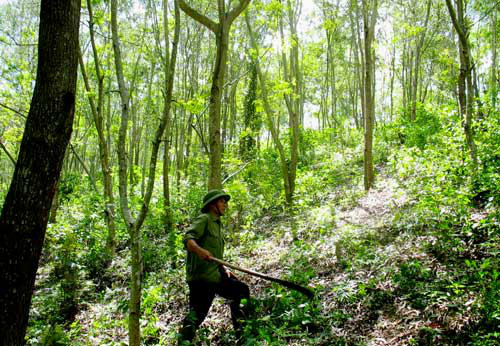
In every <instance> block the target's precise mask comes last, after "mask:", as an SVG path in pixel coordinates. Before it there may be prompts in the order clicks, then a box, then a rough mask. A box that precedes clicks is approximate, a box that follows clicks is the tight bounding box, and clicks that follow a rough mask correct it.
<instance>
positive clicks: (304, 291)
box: [210, 257, 314, 298]
mask: <svg viewBox="0 0 500 346" xmlns="http://www.w3.org/2000/svg"><path fill="white" fill-rule="evenodd" d="M210 260H211V261H212V262H215V263H218V264H221V265H223V266H225V267H229V268H232V269H234V270H238V271H240V272H243V273H247V274H250V275H252V276H256V277H259V278H261V279H265V280H269V281H272V282H276V283H278V284H280V285H282V286H285V287H288V288H290V289H292V290H295V291H298V292H300V293H302V294H305V295H306V296H307V297H308V298H313V297H314V292H313V290H311V289H310V288H307V287H303V286H300V285H297V284H295V283H293V282H290V281H286V280H282V279H277V278H274V277H272V276H269V275H266V274H262V273H259V272H256V271H253V270H250V269H245V268H241V267H238V266H237V265H234V264H231V263H228V262H226V261H223V260H220V259H218V258H215V257H211V258H210Z"/></svg>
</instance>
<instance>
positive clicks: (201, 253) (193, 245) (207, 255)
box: [186, 239, 212, 261]
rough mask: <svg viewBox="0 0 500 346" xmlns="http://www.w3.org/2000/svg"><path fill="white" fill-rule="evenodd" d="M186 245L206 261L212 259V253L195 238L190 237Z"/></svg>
mask: <svg viewBox="0 0 500 346" xmlns="http://www.w3.org/2000/svg"><path fill="white" fill-rule="evenodd" d="M186 247H187V249H188V251H191V252H193V253H195V254H196V255H198V257H199V258H201V259H202V260H205V261H210V260H211V259H212V253H211V252H210V251H208V250H206V249H204V248H202V247H201V246H199V245H198V243H197V242H196V241H195V240H194V239H189V240H188V241H187V242H186Z"/></svg>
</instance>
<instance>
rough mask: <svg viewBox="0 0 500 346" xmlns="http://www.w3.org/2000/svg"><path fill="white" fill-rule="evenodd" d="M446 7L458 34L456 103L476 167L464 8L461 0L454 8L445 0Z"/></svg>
mask: <svg viewBox="0 0 500 346" xmlns="http://www.w3.org/2000/svg"><path fill="white" fill-rule="evenodd" d="M446 6H447V7H448V11H449V13H450V17H451V21H452V23H453V27H454V28H455V31H456V32H457V34H458V49H459V55H460V73H459V75H458V101H459V106H460V114H461V115H462V119H464V116H465V119H464V120H463V126H464V133H465V139H466V143H467V148H468V149H469V153H470V156H471V159H472V162H473V163H474V165H476V166H477V149H476V143H475V142H474V133H473V131H472V119H473V114H472V113H473V111H474V108H473V103H474V96H473V95H474V91H473V85H472V63H471V59H472V58H471V49H470V42H469V28H468V24H467V18H466V16H465V9H466V8H465V6H466V3H464V1H463V0H455V6H456V10H455V7H454V6H453V4H452V3H451V0H446Z"/></svg>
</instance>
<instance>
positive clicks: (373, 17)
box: [363, 0, 378, 191]
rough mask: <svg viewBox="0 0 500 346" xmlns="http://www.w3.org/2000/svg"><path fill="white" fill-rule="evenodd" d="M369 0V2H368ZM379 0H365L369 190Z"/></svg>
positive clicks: (369, 184) (366, 177)
mask: <svg viewBox="0 0 500 346" xmlns="http://www.w3.org/2000/svg"><path fill="white" fill-rule="evenodd" d="M367 2H369V3H367ZM377 7H378V4H377V0H363V28H364V56H365V68H364V73H365V74H364V95H365V108H364V119H365V149H364V185H365V190H367V191H368V190H369V189H370V188H371V187H372V185H373V183H374V180H375V176H374V172H373V157H372V155H373V154H372V153H373V123H374V119H375V100H374V98H375V90H374V88H373V82H374V78H373V77H374V73H373V72H374V66H373V59H374V53H373V48H372V44H373V39H374V37H375V23H376V21H377Z"/></svg>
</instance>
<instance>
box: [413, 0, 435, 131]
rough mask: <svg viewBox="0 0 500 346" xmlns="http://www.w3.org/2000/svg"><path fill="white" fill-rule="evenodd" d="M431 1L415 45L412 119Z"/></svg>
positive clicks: (430, 0)
mask: <svg viewBox="0 0 500 346" xmlns="http://www.w3.org/2000/svg"><path fill="white" fill-rule="evenodd" d="M431 3H432V0H427V7H426V11H425V22H424V27H423V31H422V32H420V33H419V35H418V42H417V46H416V47H415V66H414V69H413V80H412V88H411V90H412V92H411V98H412V100H411V116H410V120H411V121H415V119H416V118H417V94H418V93H417V91H418V83H419V77H420V73H419V72H420V60H421V58H422V47H423V45H424V40H425V34H426V32H427V25H428V23H429V17H430V13H431Z"/></svg>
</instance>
